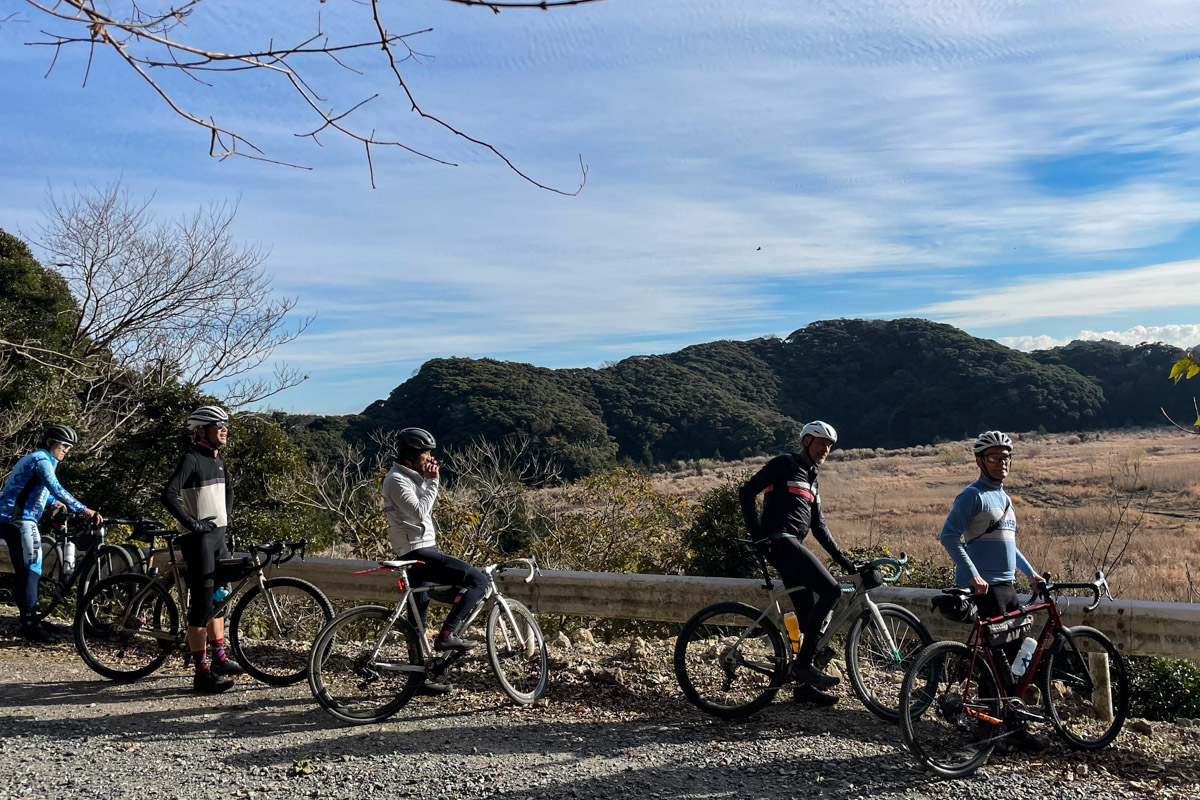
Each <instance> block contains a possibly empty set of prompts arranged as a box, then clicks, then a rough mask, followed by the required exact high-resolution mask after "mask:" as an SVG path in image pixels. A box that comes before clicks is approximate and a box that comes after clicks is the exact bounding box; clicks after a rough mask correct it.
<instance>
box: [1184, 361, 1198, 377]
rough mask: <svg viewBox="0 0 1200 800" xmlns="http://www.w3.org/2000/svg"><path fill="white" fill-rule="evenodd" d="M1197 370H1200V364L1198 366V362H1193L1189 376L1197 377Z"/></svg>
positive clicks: (1188, 372) (1189, 369)
mask: <svg viewBox="0 0 1200 800" xmlns="http://www.w3.org/2000/svg"><path fill="white" fill-rule="evenodd" d="M1197 372H1200V366H1197V365H1196V364H1192V365H1191V366H1190V367H1188V371H1187V376H1188V378H1189V379H1191V378H1194V377H1196V373H1197Z"/></svg>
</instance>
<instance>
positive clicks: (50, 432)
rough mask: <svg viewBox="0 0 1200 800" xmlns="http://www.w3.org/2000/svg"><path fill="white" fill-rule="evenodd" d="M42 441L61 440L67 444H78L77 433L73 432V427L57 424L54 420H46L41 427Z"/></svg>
mask: <svg viewBox="0 0 1200 800" xmlns="http://www.w3.org/2000/svg"><path fill="white" fill-rule="evenodd" d="M42 441H43V442H44V443H49V442H62V443H63V444H69V445H71V446H72V447H74V446H75V445H77V444H79V434H77V433H75V429H74V428H72V427H71V426H70V425H59V424H57V423H55V422H47V423H46V424H45V425H44V426H43V427H42Z"/></svg>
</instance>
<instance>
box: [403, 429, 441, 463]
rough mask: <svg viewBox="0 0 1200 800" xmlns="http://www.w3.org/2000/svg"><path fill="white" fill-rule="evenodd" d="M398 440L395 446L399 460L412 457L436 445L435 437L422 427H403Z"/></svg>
mask: <svg viewBox="0 0 1200 800" xmlns="http://www.w3.org/2000/svg"><path fill="white" fill-rule="evenodd" d="M399 437H400V442H399V445H398V447H397V450H398V451H399V456H400V459H401V460H405V459H408V458H412V457H413V456H415V455H417V454H418V453H424V452H425V451H426V450H432V449H433V448H435V447H437V439H434V438H433V434H432V433H430V432H429V431H427V430H425V429H424V428H405V429H404V430H402V431H400V434H399Z"/></svg>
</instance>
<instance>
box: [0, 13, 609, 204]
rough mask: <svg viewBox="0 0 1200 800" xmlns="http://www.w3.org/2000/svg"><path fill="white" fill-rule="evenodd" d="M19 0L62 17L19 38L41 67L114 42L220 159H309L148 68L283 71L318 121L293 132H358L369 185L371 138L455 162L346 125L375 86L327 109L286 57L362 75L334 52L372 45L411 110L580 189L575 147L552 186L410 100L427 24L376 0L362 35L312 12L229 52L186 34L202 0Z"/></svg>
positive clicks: (354, 135)
mask: <svg viewBox="0 0 1200 800" xmlns="http://www.w3.org/2000/svg"><path fill="white" fill-rule="evenodd" d="M25 1H26V3H28V4H29V6H31V7H32V8H34V9H36V10H37V11H38V12H40V13H41V14H43V15H45V16H46V17H48V18H49V19H50V20H51V21H54V22H56V23H58V24H59V25H60V26H62V29H61V30H59V31H49V30H42V31H41V33H42V35H44V36H45V37H47V38H46V40H45V41H33V42H26V44H28V45H32V46H45V47H52V48H54V57H53V59H52V60H51V63H50V68H49V69H48V70H47V73H46V74H47V75H49V74H50V72H51V71H53V69H54V66H55V65H56V64H57V63H58V56H59V54H60V53H61V51H62V48H63V47H66V46H75V45H83V46H86V47H87V48H88V50H89V55H88V65H87V67H86V68H85V75H84V83H85V84H86V82H87V75H88V74H89V73H90V70H91V62H92V59H93V57H94V55H95V52H96V50H97V48H100V49H103V50H106V51H109V52H112V53H114V54H115V55H116V56H117V57H118V58H120V59H121V60H122V61H123V62H125V64H126V65H127V66H128V67H129V68H130V69H131V70H133V72H134V73H136V74H137V76H138V77H139V78H140V79H141V80H142V81H143V82H144V83H146V84H147V85H148V86H150V88H151V89H152V90H153V91H154V92H155V93H156V94H157V95H158V96H159V97H160V98H161V99H162V101H163V102H164V103H165V104H166V105H167V107H168V108H170V109H171V111H173V112H174V113H175V114H177V115H178V116H180V117H182V118H183V119H185V120H187V121H188V122H190V123H192V124H194V125H197V126H199V127H201V128H203V129H204V130H206V131H208V134H209V136H208V138H209V155H210V156H212V157H214V158H218V159H225V158H228V157H230V156H241V157H243V158H250V159H254V160H258V161H267V162H270V163H274V164H280V165H283V166H290V167H297V168H302V169H310V168H309V167H302V166H301V165H298V164H292V163H289V162H285V161H278V160H275V159H271V158H268V157H267V156H266V155H265V153H264V151H263V150H261V149H260V148H259V147H258V146H257V145H255V144H254V143H252V142H251V141H250V140H249V139H247V138H246V137H245V136H243V135H242V134H240V133H238V132H236V131H234V130H232V129H231V128H228V127H225V126H223V125H221V124H220V123H218V122H217V121H216V120H215V119H214V118H213V117H211V116H208V117H206V116H204V115H203V114H199V113H195V112H193V111H190V110H188V109H186V108H185V107H184V106H183V105H181V104H180V103H179V102H177V101H176V99H175V93H174V91H173V90H171V89H169V88H168V87H167V86H166V84H165V83H164V82H163V81H160V80H156V78H155V77H152V76H151V74H150V71H152V70H161V74H162V75H163V76H164V77H165V76H169V75H171V74H181V75H183V76H186V77H188V78H191V79H192V80H194V81H197V82H199V83H202V84H204V85H205V86H215V85H216V80H217V77H216V76H219V75H220V74H223V73H234V72H243V71H247V70H257V71H262V72H263V73H265V74H266V75H269V76H274V77H275V78H277V79H278V80H279V81H282V82H283V84H284V86H285V87H286V88H287V89H288V90H290V93H291V94H292V96H294V97H295V98H298V99H299V100H300V101H301V103H302V105H303V106H306V107H307V108H308V109H309V110H310V112H311V113H312V114H314V115H315V116H316V117H317V119H318V121H319V124H318V125H317V127H316V128H315V129H313V130H312V131H310V132H308V133H300V134H296V135H297V136H299V137H302V138H311V139H312V140H313V141H314V142H316V143H317V144H318V145H319V144H320V142H319V141H318V140H317V138H316V137H317V134H318V133H320V132H321V131H324V130H326V129H327V128H332V129H334V130H336V131H337V132H339V133H341V134H342V135H344V136H346V137H349V138H350V139H353V140H355V141H358V142H360V143H361V144H362V145H363V147H364V149H365V151H366V156H367V167H368V171H369V174H370V177H371V184H372V186H374V165H373V163H372V162H371V149H372V147H393V148H397V149H401V150H404V151H406V152H409V153H411V154H413V155H415V156H417V157H419V158H423V159H427V160H430V161H434V162H435V163H438V164H444V165H447V166H457V164H455V163H454V162H451V161H448V160H445V159H443V158H439V157H437V156H435V155H433V154H431V153H427V152H424V151H422V150H418V149H416V148H414V147H411V146H409V145H406V144H404V143H402V142H400V141H397V140H394V139H390V138H380V137H377V135H376V131H375V130H374V129H372V130H371V131H370V132H369V133H366V132H364V131H361V130H359V129H357V128H355V127H352V126H351V125H350V124H349V123H348V122H347V117H349V116H350V115H351V114H353V113H354V112H355V111H357V110H359V109H361V108H362V107H363V106H364V105H365V104H366V103H368V102H370V101H371V100H373V99H375V98H376V97H377V96H378V92H373V93H371V95H370V96H369V97H367V99H365V100H361V101H358V102H357V103H352V104H351V105H350V106H349V108H348V110H346V111H341V112H337V111H335V110H333V109H327V108H325V107H324V105H323V104H325V103H326V102H327V101H326V100H325V98H324V97H323V96H322V94H321V93H319V92H318V91H317V90H316V89H315V88H314V86H313V85H311V84H310V83H309V82H308V81H307V80H306V79H304V78H303V77H301V75H300V73H299V72H298V70H297V69H296V67H294V66H293V63H292V61H293V60H297V61H298V60H300V59H309V58H311V57H313V56H326V57H328V58H329V59H331V60H332V61H333V62H334V63H335V64H336V65H337V66H339V67H342V68H344V69H345V70H346V71H348V72H351V73H354V74H358V75H363V70H359V69H356V68H354V67H351V66H350V65H348V64H347V63H346V62H345V61H343V60H342V58H340V57H339V56H343V57H344V56H345V55H347V54H353V53H356V52H357V51H373V50H376V49H378V50H382V51H383V52H384V54H385V57H386V63H387V67H388V69H389V71H390V72H391V74H392V76H393V77H394V79H395V82H396V85H397V86H398V87H399V88H400V89H401V90H402V91H403V92H404V95H405V96H406V97H407V99H408V101H409V103H410V105H411V110H412V111H415V112H416V113H417V114H418V115H419V116H420V117H421V118H422V119H424V120H428V121H430V122H433V123H435V124H436V125H438V126H439V127H441V128H442V129H444V130H445V131H447V132H449V133H451V134H453V135H454V136H457V137H459V138H462V139H465V140H467V141H469V142H471V143H472V144H474V145H475V146H477V147H481V148H483V149H485V150H488V151H489V152H491V153H492V154H493V155H495V156H496V157H497V158H498V159H500V160H501V161H502V162H503V163H504V164H505V166H507V167H508V168H509V169H510V170H512V171H513V172H515V173H516V174H517V175H518V176H520V177H521V178H522V179H524V180H525V181H528V182H529V183H531V184H533V185H534V186H537V187H538V188H541V189H545V190H547V191H550V192H555V193H557V194H562V195H568V196H574V195H577V194H579V192H581V191H582V190H583V187H584V186H585V185H586V184H587V167H586V165H584V163H583V157H582V156H580V158H579V167H580V172H581V179H580V183H579V186H578V187H577V188H576V189H574V190H573V191H566V190H563V189H556V188H554V187H552V186H549V185H548V184H545V183H542V182H539V181H537V180H535V179H534V178H533V177H531V176H530V175H529V174H528V173H526V172H524V171H523V170H521V169H520V168H518V167H517V166H516V165H515V164H514V163H513V162H512V160H510V159H509V158H508V157H507V156H505V155H504V154H503V153H502V152H501V151H500V150H498V149H497V148H496V147H494V146H493V145H491V144H489V143H488V142H486V141H484V140H482V139H479V138H477V137H474V136H470V135H468V134H467V133H465V132H464V131H462V130H460V129H458V128H456V127H454V126H453V125H451V124H450V123H448V122H447V121H445V120H443V119H442V118H441V117H439V116H436V115H434V114H430V113H428V112H427V111H425V110H424V108H422V106H421V105H420V104H419V103H418V102H417V100H416V97H415V96H414V95H413V93H412V91H411V90H410V88H409V85H408V82H407V81H406V80H405V79H404V76H403V75H402V74H401V72H400V69H399V64H401V63H404V62H406V61H409V60H415V61H417V62H418V63H420V58H419V57H420V56H421V54H419V53H417V52H416V51H415V50H413V49H412V47H411V46H410V45H409V43H408V39H409V38H410V37H413V36H416V35H419V34H421V33H425V32H428V31H429V30H430V29H428V28H427V29H424V30H419V31H414V32H412V33H404V34H394V33H390V32H389V31H388V30H387V28H386V26H385V25H384V22H383V19H382V17H381V14H380V0H368V2H364V3H362V5H366V6H369V7H370V11H371V23H370V28H371V33H369V34H368V33H366V32H364V33H363V35H362V37H361V38H359V39H358V40H357V41H352V42H349V43H337V44H334V43H331V42H330V40H329V38H328V36H326V34H325V33H324V32H323V29H322V26H321V17H320V14H318V15H317V22H316V32H315V33H313V34H311V35H309V36H306V37H304V38H303V39H302V40H301V41H299V42H297V43H296V44H292V45H284V46H278V47H277V46H275V44H274V41H273V40H272V41H271V43H270V44H269V45H268V46H267V47H266V48H254V49H247V50H240V51H238V50H235V51H233V52H224V51H222V50H220V49H217V48H216V47H214V46H213V42H211V41H207V40H196V39H194V38H192V37H194V36H196V35H197V34H193V33H192V29H190V28H189V27H188V26H187V24H186V23H187V21H188V19H189V18H190V17H192V16H193V15H195V14H197V13H198V12H199V11H201V10H202V9H203V8H206V7H204V6H202V2H203V0H187V2H181V3H178V4H171V2H170V0H160V3H161V4H163V5H160V9H161V10H154V11H146V10H144V9H143V8H142V7H141V6H139V4H138V3H137V2H136V0H124V2H122V1H121V0H114V2H111V3H106V4H103V5H101V4H100V3H98V2H96V0H54V2H50V0H25ZM321 1H322V3H323V2H324V0H321ZM448 1H449V2H453V3H456V4H459V5H467V6H481V7H485V8H490V9H491V10H492V11H493V12H495V13H497V14H498V13H500V10H501V9H533V8H538V9H543V10H547V9H550V8H556V7H560V6H576V5H584V4H587V3H593V2H598V0H553V1H550V0H546V1H544V2H521V1H520V0H515V1H513V2H498V3H493V2H482V1H477V0H448ZM164 6H165V7H164ZM9 19H11V17H9ZM189 35H190V36H189ZM197 72H203V73H207V74H209V75H213V76H214V77H213V79H211V80H201V79H200V78H199V77H198V76H197V75H196V74H195V73H197Z"/></svg>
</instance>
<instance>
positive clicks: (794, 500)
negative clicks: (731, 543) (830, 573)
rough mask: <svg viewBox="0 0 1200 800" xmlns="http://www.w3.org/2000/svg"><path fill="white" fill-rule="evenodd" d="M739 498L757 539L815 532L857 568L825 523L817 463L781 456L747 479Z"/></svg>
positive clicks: (842, 559)
mask: <svg viewBox="0 0 1200 800" xmlns="http://www.w3.org/2000/svg"><path fill="white" fill-rule="evenodd" d="M759 494H763V495H764V497H763V513H762V519H761V520H760V519H759V518H758V509H757V507H756V506H755V499H756V498H757V497H758V495H759ZM738 499H739V500H740V501H741V504H742V516H743V517H744V518H745V520H746V530H748V531H749V532H750V538H751V539H753V540H754V541H756V542H758V541H763V540H767V539H773V538H776V537H780V536H791V537H795V538H796V539H801V540H803V539H804V537H805V536H807V535H808V533H809V531H811V532H812V535H813V538H814V539H816V540H817V542H818V543H819V544H820V545H821V547H823V548H825V551H826V552H827V553H829V555H831V556H832V557H833V559H834V560H835V561H837V562H838V564H839V565H841V567H842V568H843V569H845V570H846V571H850V570H852V569H854V565H853V564H851V563H850V560H849V559H847V558H846V556H845V555H844V554H843V553H842V551H841V548H839V547H838V546H837V542H835V541H834V540H833V534H831V533H830V532H829V526H828V525H826V524H825V515H824V514H823V513H822V512H821V493H820V490H819V488H818V486H817V468H816V466H815V465H814V466H810V467H806V466H804V464H803V463H801V461H800V459H799V458H798V457H797V456H795V455H782V456H777V457H776V458H773V459H771V460H770V461H768V462H767V463H766V464H765V465H764V466H763V468H762V469H760V470H759V471H758V473H757V474H755V475H754V477H752V478H751V479H750V480H749V481H747V482H746V485H744V486H743V487H742V488H741V490H740V491H739V492H738Z"/></svg>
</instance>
